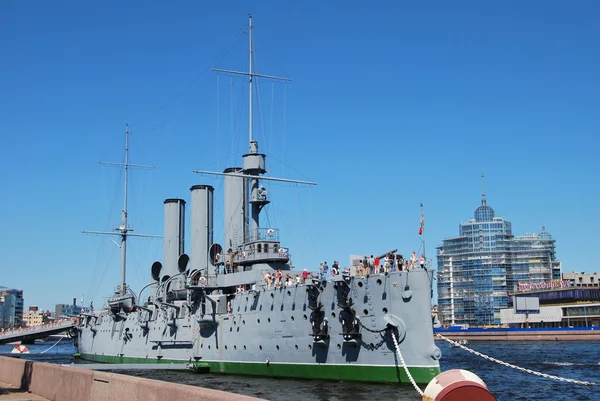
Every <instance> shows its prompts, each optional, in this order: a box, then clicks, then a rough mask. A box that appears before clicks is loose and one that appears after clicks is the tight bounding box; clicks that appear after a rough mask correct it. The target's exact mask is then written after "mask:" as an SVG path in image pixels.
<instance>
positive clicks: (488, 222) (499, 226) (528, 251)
mask: <svg viewBox="0 0 600 401" xmlns="http://www.w3.org/2000/svg"><path fill="white" fill-rule="evenodd" d="M437 263H438V276H437V278H438V280H437V287H438V318H439V320H440V322H441V323H442V324H445V325H453V324H456V325H464V324H468V325H469V326H485V325H491V324H500V310H501V309H504V308H507V307H508V293H509V292H512V291H513V290H514V288H515V287H516V284H517V282H520V283H540V282H545V281H550V280H553V279H560V273H561V272H560V262H559V261H558V260H556V251H555V240H554V239H552V236H551V235H550V234H549V233H547V232H546V230H545V229H542V232H541V233H539V234H524V235H523V236H514V235H513V234H512V227H511V223H510V222H509V221H506V220H504V219H503V218H502V217H496V215H495V212H494V209H492V208H491V207H490V206H488V205H487V203H486V199H485V195H484V196H483V197H482V200H481V206H479V207H478V208H477V209H476V210H475V215H474V218H473V219H470V220H469V221H467V222H464V223H461V224H460V226H459V234H458V236H457V237H453V238H446V239H444V241H443V245H441V246H439V247H437Z"/></svg>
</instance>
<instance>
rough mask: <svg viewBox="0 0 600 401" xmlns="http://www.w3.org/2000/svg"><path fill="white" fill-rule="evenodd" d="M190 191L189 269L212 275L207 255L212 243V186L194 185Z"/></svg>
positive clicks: (212, 271)
mask: <svg viewBox="0 0 600 401" xmlns="http://www.w3.org/2000/svg"><path fill="white" fill-rule="evenodd" d="M190 191H192V194H191V202H192V211H191V214H190V233H191V235H192V240H191V249H190V259H191V262H190V263H191V269H190V270H191V271H194V270H201V271H202V272H203V273H202V274H203V275H209V276H210V275H214V274H215V272H214V266H212V264H211V263H210V262H209V256H208V250H209V247H210V246H211V245H212V243H213V192H214V188H213V187H211V186H210V185H194V186H193V187H191V188H190ZM211 268H212V269H211Z"/></svg>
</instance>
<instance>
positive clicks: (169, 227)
mask: <svg viewBox="0 0 600 401" xmlns="http://www.w3.org/2000/svg"><path fill="white" fill-rule="evenodd" d="M184 221H185V201H184V200H183V199H167V200H165V227H164V255H163V262H164V269H163V272H162V275H163V276H164V275H168V276H170V277H173V276H174V275H176V274H178V273H179V269H178V267H177V259H178V258H179V255H181V254H182V253H183V251H184V249H183V248H184V228H185V223H184Z"/></svg>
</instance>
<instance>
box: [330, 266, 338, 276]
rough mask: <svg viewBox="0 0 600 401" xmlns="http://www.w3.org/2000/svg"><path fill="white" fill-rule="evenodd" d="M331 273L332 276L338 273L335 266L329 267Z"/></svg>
mask: <svg viewBox="0 0 600 401" xmlns="http://www.w3.org/2000/svg"><path fill="white" fill-rule="evenodd" d="M331 275H332V276H337V275H338V271H337V269H336V268H335V267H332V268H331Z"/></svg>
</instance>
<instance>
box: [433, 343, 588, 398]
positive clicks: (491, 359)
mask: <svg viewBox="0 0 600 401" xmlns="http://www.w3.org/2000/svg"><path fill="white" fill-rule="evenodd" d="M436 335H437V336H438V337H439V338H441V339H442V340H444V341H447V342H449V343H450V344H452V345H454V346H456V347H460V348H462V349H464V350H465V351H468V352H470V353H472V354H475V355H477V356H480V357H482V358H484V359H487V360H489V361H492V362H496V363H498V364H500V365H503V366H507V367H509V368H513V369H517V370H520V371H521V372H525V373H531V374H532V375H536V376H541V377H545V378H547V379H553V380H558V381H562V382H567V383H574V384H581V385H584V386H597V385H598V383H594V382H587V381H581V380H574V379H566V378H564V377H559V376H553V375H549V374H547V373H542V372H536V371H535V370H531V369H526V368H522V367H520V366H516V365H512V364H510V363H507V362H503V361H501V360H498V359H496V358H492V357H491V356H488V355H485V354H482V353H481V352H477V351H475V350H473V349H471V348H469V347H465V346H464V345H462V344H460V343H458V342H456V341H452V340H450V339H449V338H446V337H444V336H443V335H441V334H439V333H437V334H436Z"/></svg>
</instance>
